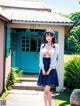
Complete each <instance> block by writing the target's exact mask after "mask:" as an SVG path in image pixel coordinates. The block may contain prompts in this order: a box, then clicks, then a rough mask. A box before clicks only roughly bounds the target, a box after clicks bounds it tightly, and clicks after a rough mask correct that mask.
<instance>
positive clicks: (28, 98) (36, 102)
mask: <svg viewBox="0 0 80 106" xmlns="http://www.w3.org/2000/svg"><path fill="white" fill-rule="evenodd" d="M8 93H9V95H8V97H7V98H6V99H7V103H6V106H44V93H43V91H35V90H10V91H9V92H8ZM52 102H53V101H52ZM55 106H56V105H55Z"/></svg>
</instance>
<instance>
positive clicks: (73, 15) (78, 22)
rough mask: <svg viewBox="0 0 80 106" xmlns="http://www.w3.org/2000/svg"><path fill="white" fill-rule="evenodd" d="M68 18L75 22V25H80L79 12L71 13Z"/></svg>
mask: <svg viewBox="0 0 80 106" xmlns="http://www.w3.org/2000/svg"><path fill="white" fill-rule="evenodd" d="M68 18H70V19H72V20H73V21H74V22H75V26H78V25H80V12H76V13H71V14H70V15H69V16H68Z"/></svg>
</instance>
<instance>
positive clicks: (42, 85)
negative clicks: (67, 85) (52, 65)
mask: <svg viewBox="0 0 80 106" xmlns="http://www.w3.org/2000/svg"><path fill="white" fill-rule="evenodd" d="M37 85H38V86H41V87H44V86H54V87H58V86H59V85H54V84H45V85H44V84H37Z"/></svg>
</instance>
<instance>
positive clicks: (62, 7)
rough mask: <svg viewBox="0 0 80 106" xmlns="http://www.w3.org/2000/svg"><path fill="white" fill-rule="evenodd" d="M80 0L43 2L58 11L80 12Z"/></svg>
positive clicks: (48, 0) (50, 0)
mask: <svg viewBox="0 0 80 106" xmlns="http://www.w3.org/2000/svg"><path fill="white" fill-rule="evenodd" d="M79 1H80V0H43V2H44V3H45V4H46V5H47V6H48V7H49V8H51V9H53V10H54V11H56V12H58V13H62V14H65V15H66V14H70V13H74V12H77V11H78V12H80V4H79V3H78V2H79Z"/></svg>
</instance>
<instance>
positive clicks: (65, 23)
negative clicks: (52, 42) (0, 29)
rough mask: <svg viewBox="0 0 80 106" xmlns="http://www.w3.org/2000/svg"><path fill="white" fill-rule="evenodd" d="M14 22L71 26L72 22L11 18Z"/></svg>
mask: <svg viewBox="0 0 80 106" xmlns="http://www.w3.org/2000/svg"><path fill="white" fill-rule="evenodd" d="M11 22H12V23H13V24H14V23H18V24H19V23H20V24H40V25H60V26H73V25H74V24H73V22H46V21H45V22H43V21H23V20H12V21H11Z"/></svg>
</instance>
